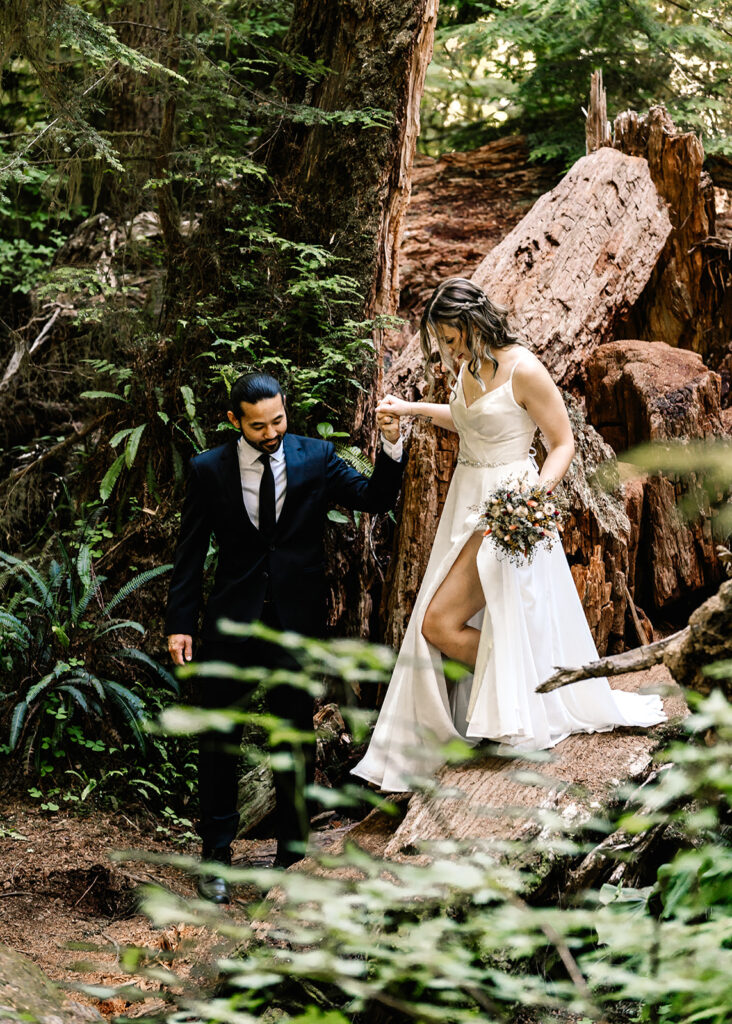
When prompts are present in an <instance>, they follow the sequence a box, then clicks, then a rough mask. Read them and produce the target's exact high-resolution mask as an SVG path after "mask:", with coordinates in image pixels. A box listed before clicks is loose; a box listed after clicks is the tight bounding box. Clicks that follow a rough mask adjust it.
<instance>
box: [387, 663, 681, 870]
mask: <svg viewBox="0 0 732 1024" xmlns="http://www.w3.org/2000/svg"><path fill="white" fill-rule="evenodd" d="M671 681H672V680H671V676H670V674H669V672H668V670H667V669H665V668H664V667H663V666H657V667H655V668H652V669H651V670H650V671H648V672H646V673H636V674H635V675H630V676H625V677H624V678H622V679H619V680H618V685H619V686H621V687H622V688H623V689H629V690H630V689H632V690H635V689H638V688H639V687H640V686H642V685H643V686H648V685H652V686H653V687H654V689H658V688H660V687H665V688H668V684H669V683H671ZM664 708H665V710H666V713H667V715H668V717H669V719H670V720H671V721H673V720H674V719H679V718H680V717H682V716H684V715H685V714H686V705H685V704H684V701H683V699H682V698H681V696H680V695H678V694H677V693H676V694H673V695H671V696H668V697H666V698H665V699H664ZM669 729H671V730H673V729H674V726H673V724H671V725H666V726H661V727H656V728H655V729H651V730H644V731H642V732H638V731H636V730H630V729H616V730H614V731H612V732H605V733H593V734H591V735H586V734H583V733H575V734H574V735H572V736H569V737H568V738H567V739H566V740H564V741H563V742H562V743H561V744H559V745H558V746H557V747H555V748H554V750H553V751H552V752H551V754H550V755H549V757H550V763H549V764H548V765H547V766H546V767H544V768H543V770H542V768H541V766H540V765H537V762H536V759H535V758H533V759H531V760H529V759H522V758H520V757H516V758H507V757H491V756H488V757H486V758H484V759H482V760H477V761H470V762H469V763H467V764H464V765H456V766H447V767H445V768H443V769H442V770H441V771H440V773H439V775H438V779H437V781H438V785H439V787H440V792H438V793H437V795H432V794H421V793H416V794H414V796H413V797H412V799H411V800H410V802H409V807H408V810H407V814H406V816H405V818H404V820H403V821H402V823H401V824H400V826H399V828H398V829H397V830H396V832H395V833H394V835H393V836H392V838H391V839H390V841H389V842H388V844H386V846H385V848H384V857H385V858H387V859H390V858H394V859H396V860H402V859H405V858H409V857H414V856H417V855H418V854H419V846H420V844H421V843H423V842H425V841H431V840H443V839H450V840H471V839H474V840H475V841H476V845H480V844H481V843H485V842H486V841H491V840H494V841H498V842H501V843H502V842H504V841H511V840H513V839H529V838H531V837H532V836H535V835H538V834H539V833H542V835H543V834H546V835H547V838H548V839H549V838H550V837H551V836H559V835H561V834H562V832H563V830H565V829H566V828H568V827H569V826H576V825H581V824H582V822H583V821H586V820H587V819H588V818H590V817H591V816H592V814H593V813H594V812H593V807H594V808H597V805H598V803H599V804H603V803H607V802H608V801H609V800H611V799H612V797H613V794H614V793H615V792H616V789H617V786H618V785H619V783H620V782H623V781H634V782H641V781H643V779H644V778H645V777H646V776H647V774H648V772H649V771H650V769H651V765H652V761H653V752H654V750H655V749H656V748H657V746H658V745H659V743H660V742H661V739H662V737H663V736H664V735H665V733H667V732H668V731H669ZM540 772H541V775H540V774H539V773H540ZM542 829H546V833H544V832H542ZM556 857H561V853H560V852H558V851H555V852H552V849H551V844H550V843H547V847H546V857H545V859H544V862H543V863H542V864H541V865H540V866H538V867H537V872H538V873H540V874H541V876H542V877H545V876H546V875H548V873H549V872H550V871H551V869H552V866H553V865H554V863H555V862H556Z"/></svg>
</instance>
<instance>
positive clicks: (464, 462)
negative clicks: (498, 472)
mask: <svg viewBox="0 0 732 1024" xmlns="http://www.w3.org/2000/svg"><path fill="white" fill-rule="evenodd" d="M457 460H458V464H459V465H460V466H474V467H475V468H476V469H492V468H494V467H496V466H508V465H509V463H508V462H476V460H475V459H469V458H468V457H467V455H458V458H457ZM511 461H512V462H520V461H521V460H520V459H512V460H511Z"/></svg>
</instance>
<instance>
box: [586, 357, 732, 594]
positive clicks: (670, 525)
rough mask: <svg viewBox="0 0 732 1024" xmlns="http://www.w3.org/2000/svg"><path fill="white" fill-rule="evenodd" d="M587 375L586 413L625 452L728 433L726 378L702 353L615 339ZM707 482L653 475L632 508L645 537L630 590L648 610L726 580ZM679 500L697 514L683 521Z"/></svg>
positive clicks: (632, 571) (638, 549) (631, 571)
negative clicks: (705, 487)
mask: <svg viewBox="0 0 732 1024" xmlns="http://www.w3.org/2000/svg"><path fill="white" fill-rule="evenodd" d="M586 377H587V388H586V404H587V417H588V419H589V420H590V422H591V423H592V424H593V425H594V426H595V427H596V428H597V429H598V430H599V431H600V433H601V434H602V436H603V437H604V438H605V440H606V441H607V442H608V443H609V444H610V445H611V446H612V447H613V448H614V450H615V451H616V452H618V453H620V452H622V451H625V450H627V449H629V448H632V447H634V446H635V445H638V444H642V443H644V442H647V441H661V442H663V441H668V440H679V439H694V438H705V437H712V436H721V435H724V434H725V433H726V427H725V424H724V422H723V418H722V409H721V380H720V377H719V375H718V374H716V373H714V372H713V371H711V370H709V369H708V368H707V367H706V366H705V365H704V363H703V362H702V359H701V356H699V355H698V354H697V353H696V352H691V351H689V350H686V349H678V348H672V347H671V346H669V345H666V344H665V343H664V342H660V341H653V342H650V341H637V340H628V341H614V342H610V343H609V344H606V345H601V346H600V347H599V348H597V349H596V350H595V352H594V353H593V354H592V356H591V357H590V359H589V360H588V362H587V365H586ZM700 483H701V482H700V480H699V479H698V478H697V476H696V475H695V474H694V473H688V474H685V475H684V476H671V475H669V474H656V475H654V476H649V477H646V478H644V479H643V481H642V482H640V484H639V486H640V500H638V501H634V502H633V506H632V509H630V508H629V512H632V514H633V515H634V516H635V517H636V518H635V520H634V524H635V529H636V530H637V532H638V535H639V536H640V535H641V534H642V536H643V539H644V541H645V543H644V544H643V545H642V546H640V545H638V546H637V547H636V548H635V550H634V552H633V557H634V559H638V560H639V565H638V566H636V565H635V564H633V565H632V566H631V567H630V568H629V573H628V575H629V588H630V591H631V594H632V596H633V598H634V599H635V600H639V601H641V602H642V603H643V604H644V606H645V607H647V608H649V610H650V609H651V608H656V609H660V608H663V607H664V606H666V605H668V604H669V603H671V602H673V601H677V600H678V599H679V598H681V597H686V596H688V595H690V594H693V593H694V592H695V591H698V590H701V589H705V588H708V587H710V586H714V585H715V584H718V583H719V581H720V580H721V578H722V571H721V567H720V564H719V561H718V559H717V556H716V553H715V549H714V540H713V537H712V531H711V519H710V516H709V511H710V510H709V504H708V499H707V497H706V495H705V494H704V492H703V490H702V488H701V486H700ZM636 486H638V485H636ZM680 501H684V502H685V503H686V504H687V505H688V504H689V503H690V502H692V503H693V505H694V507H696V508H697V509H698V513H697V515H696V516H693V517H688V518H686V519H682V518H681V517H680V515H679V513H678V510H677V505H678V504H679V502H680ZM636 581H638V587H637V590H636Z"/></svg>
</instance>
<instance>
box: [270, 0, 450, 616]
mask: <svg viewBox="0 0 732 1024" xmlns="http://www.w3.org/2000/svg"><path fill="white" fill-rule="evenodd" d="M436 16H437V0H392V2H390V3H385V2H384V0H344V2H342V3H338V4H332V3H329V4H323V3H320V2H318V0H296V3H295V6H294V11H293V16H292V22H291V26H290V30H289V33H288V36H287V40H286V43H285V46H286V49H287V50H288V51H289V52H290V53H292V54H299V55H302V56H305V57H307V58H308V59H309V60H311V61H321V62H322V63H323V65H324V66H325V67H326V68H329V69H330V71H331V73H330V74H326V75H325V76H324V77H323V79H322V80H321V81H320V82H318V83H316V84H313V83H312V82H308V81H307V80H306V79H304V78H303V77H302V76H299V75H298V74H297V73H295V72H292V71H287V72H285V73H282V74H281V75H280V78H279V80H278V82H277V85H278V87H279V91H280V93H281V97H282V99H283V100H284V101H285V102H287V103H289V104H293V103H296V104H303V105H307V106H309V107H311V108H313V110H314V111H315V110H317V111H323V112H329V111H336V110H340V111H359V110H364V109H367V108H370V109H372V110H373V109H377V110H380V111H386V112H387V114H388V115H389V117H390V119H391V125H390V127H387V128H383V127H382V128H380V127H362V126H361V125H360V124H358V123H355V124H351V125H348V124H342V123H338V124H334V125H329V124H318V123H317V122H316V123H314V124H310V125H303V124H297V123H290V124H285V126H284V127H283V128H282V130H281V131H280V132H279V133H278V134H277V135H276V136H275V137H274V139H273V141H272V144H271V146H270V150H269V153H268V157H267V165H268V169H269V171H270V174H271V175H272V176H273V178H274V180H275V184H276V188H277V192H278V194H279V196H280V198H281V199H282V200H283V201H284V203H285V204H286V205H285V207H284V213H283V223H282V225H281V228H280V230H281V232H282V233H283V234H284V235H285V236H286V237H290V238H293V239H297V240H298V241H304V242H314V243H317V244H319V245H322V246H325V247H326V248H327V249H329V250H330V251H331V252H332V253H333V254H334V255H335V256H337V257H338V259H339V260H340V262H339V263H338V264H337V271H336V272H337V273H339V274H343V275H348V276H350V277H351V278H353V279H354V280H355V282H356V284H357V287H358V289H359V292H360V294H361V299H360V300H357V301H355V302H354V303H352V304H351V305H350V306H348V307H341V309H340V311H338V307H336V312H335V313H334V315H335V316H341V317H342V318H344V319H345V317H346V316H349V317H352V318H355V319H361V318H371V317H374V316H376V315H381V314H386V315H388V314H394V313H396V310H397V304H398V296H399V280H398V253H399V246H400V241H401V233H402V221H403V217H404V212H405V209H406V206H407V203H408V200H409V190H410V174H411V167H412V161H413V158H414V151H415V147H416V141H417V135H418V134H419V104H420V100H421V97H422V91H423V88H424V77H425V73H426V70H427V65H428V64H429V61H430V58H431V56H432V45H433V39H434V28H435V20H436ZM373 340H374V346H375V349H376V361H375V366H376V367H377V369H375V371H374V375H373V379H372V380H371V381H368V382H367V390H366V391H365V392H364V393H363V395H362V399H361V400H360V401H359V402H358V403H357V404H356V406H355V407H354V408H352V409H350V410H348V409H344V410H342V411H339V415H340V416H342V419H341V420H340V421H339V422H338V426H339V427H341V428H345V429H350V430H351V431H352V432H353V434H354V436H355V439H356V440H357V442H358V443H359V444H360V445H361V446H362V447H363V448H366V449H367V450H369V451H371V452H373V450H374V447H375V437H374V415H373V413H374V409H375V403H376V396H377V395H378V393H379V390H380V370H379V369H378V368H379V367H380V362H381V359H380V356H381V353H380V349H381V340H382V339H381V332H380V331H375V332H374V339H373ZM371 529H372V526H371V523H370V522H369V517H368V516H364V517H363V521H362V524H361V527H360V528H359V529H358V530H356V531H352V533H351V535H350V536H349V537H348V543H346V544H344V543H343V533H342V532H341V533H340V534H339V535H338V538H337V541H336V542H334V543H332V544H331V545H329V547H330V551H329V555H330V559H329V561H330V567H331V591H332V600H331V616H330V618H331V623H332V624H334V625H335V624H336V623H337V625H338V628H339V630H345V631H347V632H349V633H360V634H361V635H368V634H369V631H370V630H369V626H370V619H371V616H372V611H373V603H372V595H371V591H372V589H373V587H374V586H378V573H377V569H376V566H375V563H374V560H373V558H372V555H371V551H370V545H369V543H368V538H369V535H370V531H371Z"/></svg>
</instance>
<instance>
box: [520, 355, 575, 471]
mask: <svg viewBox="0 0 732 1024" xmlns="http://www.w3.org/2000/svg"><path fill="white" fill-rule="evenodd" d="M513 396H514V398H515V399H516V401H517V402H518V404H519V405H522V406H523V407H524V409H526V411H527V413H528V414H529V416H530V417H531V418H532V420H533V421H534V423H535V424H536V425H537V427H538V428H539V430H540V431H541V432H542V434H543V435H544V440H545V441H546V445H547V456H546V459H545V460H544V465H543V466H542V467H541V473H540V474H539V483H542V484H547V485H549V486H553V485H554V484H556V483H559V481H560V480H561V479H562V477H563V476H564V474H565V473H566V472H567V470H568V469H569V464H570V462H571V461H572V457H573V456H574V437H573V435H572V426H571V424H570V422H569V416H568V415H567V409H566V407H565V405H564V401H563V399H562V396H561V394H560V391H559V388H558V387H557V386H556V384H555V383H554V381H553V380H552V379H551V377H550V376H549V372H548V370H547V369H546V367H545V366H543V365H542V363H540V362H539V360H538V359H536V357H533V358H531V359H526V358H524V359H522V360H521V362H520V363H519V365H518V366H517V367H516V372H515V373H514V375H513Z"/></svg>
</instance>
